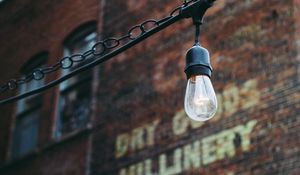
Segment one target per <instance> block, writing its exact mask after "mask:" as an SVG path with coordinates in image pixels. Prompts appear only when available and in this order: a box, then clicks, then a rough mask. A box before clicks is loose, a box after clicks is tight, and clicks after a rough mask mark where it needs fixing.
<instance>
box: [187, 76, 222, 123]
mask: <svg viewBox="0 0 300 175" xmlns="http://www.w3.org/2000/svg"><path fill="white" fill-rule="evenodd" d="M184 108H185V112H186V113H187V115H188V116H189V117H190V118H191V119H193V120H196V121H206V120H209V119H211V118H212V117H213V116H214V114H215V113H216V112H217V98H216V94H215V91H214V88H213V86H212V84H211V81H210V78H209V77H208V76H206V75H197V76H192V77H190V78H189V80H188V84H187V88H186V93H185V100H184Z"/></svg>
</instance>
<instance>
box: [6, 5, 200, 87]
mask: <svg viewBox="0 0 300 175" xmlns="http://www.w3.org/2000/svg"><path fill="white" fill-rule="evenodd" d="M192 2H195V0H189V1H186V0H185V1H184V2H183V4H182V5H181V6H179V7H177V8H175V9H174V10H173V11H172V12H171V13H170V15H169V16H167V17H165V18H163V19H160V20H154V19H150V20H146V21H144V22H143V23H141V24H139V25H136V26H134V27H132V28H131V29H130V30H129V31H128V33H127V34H126V35H124V36H121V37H119V38H107V39H104V40H101V41H98V42H96V43H95V44H94V45H93V47H92V48H91V49H90V50H88V51H86V52H84V53H82V54H74V55H71V56H67V57H63V58H62V59H60V61H59V62H57V63H56V64H54V65H52V66H50V67H46V68H38V69H34V70H33V71H32V72H31V73H30V74H28V75H26V76H25V77H22V78H19V79H11V80H9V81H8V82H7V83H5V84H4V85H2V86H1V87H0V93H4V92H6V91H8V90H14V89H17V87H18V86H20V85H22V84H25V83H28V82H30V81H32V80H37V81H38V80H41V79H43V78H44V77H45V75H46V74H49V73H52V72H55V71H57V70H59V69H70V68H71V67H72V66H73V65H74V63H78V62H83V61H85V60H86V59H88V58H92V57H94V56H99V55H103V54H104V53H106V52H107V51H110V50H112V49H115V48H117V47H119V46H120V45H121V43H122V42H123V43H122V45H124V44H126V43H128V42H129V41H132V40H135V39H137V38H139V37H140V36H141V35H143V34H144V33H145V32H147V31H150V30H152V29H153V28H155V27H158V26H160V24H162V23H163V22H165V21H167V20H168V19H170V18H172V17H174V16H176V15H179V14H180V13H181V10H182V8H183V7H186V6H188V5H190V4H191V3H192Z"/></svg>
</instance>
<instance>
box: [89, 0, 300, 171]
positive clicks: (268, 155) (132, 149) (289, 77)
mask: <svg viewBox="0 0 300 175" xmlns="http://www.w3.org/2000/svg"><path fill="white" fill-rule="evenodd" d="M153 3H156V2H153ZM115 4H118V6H115ZM119 4H120V5H119ZM174 4H175V3H174V2H173V1H164V2H160V5H159V6H160V8H161V7H166V9H169V7H171V6H174ZM126 5H127V6H126ZM110 6H114V8H117V7H120V9H126V10H128V12H124V10H122V13H120V14H115V13H114V11H108V12H106V13H105V14H106V16H105V19H110V20H109V21H105V25H104V28H110V29H111V30H110V33H108V35H114V34H118V33H122V32H123V29H124V28H126V26H128V24H129V23H131V20H130V21H128V19H127V18H130V19H132V18H134V17H132V16H130V15H131V14H133V16H135V15H137V13H138V15H139V19H140V18H142V19H144V18H147V17H148V16H160V15H161V13H160V12H157V10H156V9H157V8H158V7H157V6H153V7H152V2H147V3H144V4H143V3H142V2H140V3H137V4H135V5H134V6H132V4H131V3H130V2H124V1H111V2H107V7H110ZM143 8H145V9H147V10H149V11H151V12H152V13H151V15H148V14H145V15H144V13H143V12H140V11H139V10H138V9H143ZM149 8H150V9H149ZM151 8H152V9H151ZM293 8H294V7H293V2H292V1H278V0H277V1H275V0H273V1H246V2H244V1H243V2H242V1H219V2H218V5H217V6H216V9H212V11H211V12H209V13H208V16H207V18H206V23H205V25H204V26H203V30H202V31H203V32H202V42H203V45H204V46H205V47H207V48H208V50H209V51H210V53H211V55H212V62H213V67H214V75H213V84H214V87H215V90H216V91H217V93H218V98H219V102H220V104H219V112H218V114H217V116H216V117H215V119H213V120H211V121H209V122H207V123H204V124H200V125H199V126H193V123H190V122H189V121H186V120H184V119H182V118H180V117H179V118H178V117H176V116H178V115H181V111H182V108H183V98H184V90H185V82H186V80H185V75H184V73H183V71H182V70H183V69H184V56H185V55H184V54H185V51H186V50H187V49H188V48H189V47H190V46H191V45H192V41H193V31H194V30H193V28H192V27H191V26H190V23H189V22H181V23H180V24H176V25H174V27H171V28H169V29H167V30H165V31H163V32H161V33H159V34H157V35H156V36H154V37H153V38H150V39H148V40H147V41H145V42H143V43H142V44H140V45H139V46H136V47H135V48H133V49H132V50H130V51H128V52H125V53H124V54H122V55H121V56H119V57H118V58H117V59H116V60H114V61H111V62H110V63H108V64H106V65H104V66H102V67H101V74H103V75H110V76H103V77H101V80H100V84H101V88H99V99H100V100H99V108H100V111H99V114H98V119H99V122H100V124H102V122H104V124H103V125H101V126H102V127H101V129H100V130H99V131H97V132H94V133H93V135H94V150H93V151H94V152H93V157H94V158H93V164H92V172H93V174H124V175H125V174H147V173H148V174H151V173H152V174H155V173H157V174H176V173H177V174H199V173H200V174H298V173H300V167H299V158H298V157H299V155H300V152H299V151H300V150H299V148H298V147H299V144H300V143H299V141H298V140H299V139H297V138H299V134H297V131H299V120H298V119H297V118H298V115H299V105H298V103H299V99H298V98H297V97H299V88H298V85H299V82H298V76H299V74H297V69H298V61H297V60H296V57H297V48H295V39H294V38H295V37H294V33H295V28H294V26H295V18H296V19H298V17H294V10H293ZM131 9H133V10H131ZM160 11H164V10H160ZM124 13H125V14H129V15H125V16H124ZM144 16H145V17H144ZM120 18H122V19H123V20H122V22H121V23H118V24H116V25H115V26H114V25H112V24H114V23H115V21H118V20H120ZM139 19H137V21H138V20H139ZM127 21H128V22H127ZM111 26H113V27H111ZM112 77H113V78H112ZM114 77H115V78H114ZM101 82H102V83H101ZM178 120H179V121H180V122H179V123H180V124H178ZM154 121H156V122H158V124H157V125H153V126H155V129H154V131H153V132H148V130H147V128H149V127H150V126H149V125H151V124H153V122H154ZM176 121H177V124H176ZM249 122H255V126H253V128H251V129H252V130H251V132H249V135H247V136H246V135H244V137H243V135H241V140H240V142H241V143H239V142H238V141H236V142H235V141H234V139H237V138H238V137H235V136H234V135H232V140H230V137H231V134H232V133H237V134H240V133H239V132H242V131H244V130H241V131H239V130H238V128H243V126H244V128H246V127H245V125H246V124H247V123H249ZM194 125H196V124H194ZM116 128H118V129H116ZM176 128H177V129H176ZM249 131H250V130H249ZM223 133H226V134H225V135H227V136H228V137H229V138H227V140H224V138H222V134H223ZM149 135H150V136H151V135H154V136H153V137H154V138H153V140H152V141H149V140H148V139H149ZM209 139H211V140H212V142H209V141H208V140H209ZM247 139H249V140H247ZM228 140H229V141H228ZM197 141H199V143H200V145H201V146H199V149H200V152H201V153H199V160H198V159H194V160H193V161H194V164H193V165H194V166H195V167H196V168H193V167H192V166H188V163H187V162H188V160H187V159H188V158H191V157H192V154H189V152H188V151H187V150H188V148H189V146H192V145H193V144H196V143H198V142H197ZM248 141H249V142H248ZM214 142H217V143H214ZM215 144H217V145H218V146H216V145H215ZM239 144H241V146H239ZM207 146H209V147H207ZM214 146H216V148H214ZM231 146H233V148H231ZM209 148H211V150H210V149H209ZM196 149H198V147H196ZM99 150H102V151H99ZM208 151H212V152H211V153H210V154H208V156H206V155H207V152H208ZM214 151H215V152H214ZM222 151H223V152H225V153H226V154H225V153H224V155H223V154H222ZM193 153H194V154H196V152H193ZM164 156H166V159H167V162H164V161H163V160H164ZM147 161H148V162H147ZM149 161H150V162H151V163H149ZM197 161H198V162H199V161H200V164H199V165H198V164H197ZM195 162H196V163H195ZM112 165H113V166H112ZM149 167H150V168H149ZM147 168H148V170H147Z"/></svg>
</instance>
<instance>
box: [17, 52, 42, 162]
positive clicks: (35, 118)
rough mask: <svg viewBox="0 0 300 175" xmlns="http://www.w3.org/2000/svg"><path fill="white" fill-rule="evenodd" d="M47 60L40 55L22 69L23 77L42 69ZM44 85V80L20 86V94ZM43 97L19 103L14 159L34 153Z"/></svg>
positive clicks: (22, 100)
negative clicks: (34, 70)
mask: <svg viewBox="0 0 300 175" xmlns="http://www.w3.org/2000/svg"><path fill="white" fill-rule="evenodd" d="M46 60H47V55H46V54H40V55H38V56H36V57H34V58H33V59H31V60H30V61H29V62H28V63H27V64H26V65H25V66H24V67H23V69H22V74H23V76H26V75H28V74H29V73H31V71H32V70H33V69H35V68H41V67H43V66H44V65H45V63H46ZM43 85H44V81H43V80H39V81H37V80H31V81H30V82H28V83H25V84H22V85H21V86H20V92H19V93H20V94H23V93H25V92H27V91H30V90H33V89H36V88H38V87H41V86H43ZM41 106H42V95H41V94H36V95H33V96H30V97H27V98H25V99H21V100H19V101H18V102H17V106H16V123H15V130H14V136H13V145H12V158H13V159H14V158H18V157H21V156H23V155H25V154H27V153H29V152H31V151H33V150H34V149H35V147H36V145H37V139H38V126H39V116H40V113H41V111H40V109H41Z"/></svg>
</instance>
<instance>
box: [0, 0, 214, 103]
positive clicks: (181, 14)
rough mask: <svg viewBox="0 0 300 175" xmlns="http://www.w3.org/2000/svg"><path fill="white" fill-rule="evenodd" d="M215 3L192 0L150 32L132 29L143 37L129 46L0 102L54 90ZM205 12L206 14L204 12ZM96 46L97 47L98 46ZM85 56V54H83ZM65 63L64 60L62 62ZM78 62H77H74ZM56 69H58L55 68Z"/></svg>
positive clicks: (135, 39) (157, 23) (142, 28)
mask: <svg viewBox="0 0 300 175" xmlns="http://www.w3.org/2000/svg"><path fill="white" fill-rule="evenodd" d="M214 1H216V0H190V1H188V2H185V3H184V4H183V5H182V6H180V7H178V8H176V9H175V10H173V11H172V12H171V15H170V16H168V17H166V18H163V19H161V20H159V21H155V20H154V21H155V22H156V25H157V26H156V27H154V28H152V29H151V30H149V31H144V24H145V22H147V21H145V22H144V23H142V24H141V25H138V26H135V27H133V28H132V29H130V30H129V32H132V31H133V30H134V29H136V28H140V29H141V35H140V36H138V37H132V36H131V33H129V36H127V37H129V38H130V39H131V40H132V41H130V42H128V43H127V44H125V45H123V46H121V47H119V48H117V49H116V50H114V51H112V52H110V53H107V54H106V55H104V56H101V55H99V54H94V57H93V58H94V59H95V60H94V61H92V62H90V63H87V64H85V65H84V66H82V67H80V68H78V69H76V70H74V71H72V72H70V73H69V74H67V75H65V76H63V77H61V78H58V79H56V80H54V81H51V82H50V83H48V84H46V85H45V86H43V87H40V88H38V89H35V90H31V91H29V92H26V93H24V94H21V95H17V96H13V97H9V98H7V99H4V100H1V101H0V105H5V104H8V103H11V102H14V101H17V100H20V99H22V98H25V97H28V96H31V95H34V94H37V93H41V92H43V91H45V90H47V89H49V88H52V87H54V86H56V85H58V84H59V83H61V82H63V81H65V80H67V79H69V78H71V77H73V76H74V75H76V74H79V73H81V72H83V71H86V70H88V69H90V68H93V67H95V66H96V65H99V64H101V63H103V62H105V61H108V60H110V59H111V58H113V57H114V56H116V55H118V54H120V53H122V52H124V51H125V50H127V49H129V48H131V47H132V46H134V45H136V44H138V43H140V42H142V41H143V40H145V39H146V38H148V37H150V36H152V35H153V34H155V33H157V32H159V31H161V30H163V29H165V28H166V27H168V26H170V25H171V24H173V23H175V22H177V21H179V20H180V19H182V18H188V17H191V11H194V10H195V8H196V7H200V9H201V10H202V11H201V12H200V13H203V14H204V12H205V11H206V9H205V8H204V9H205V11H204V10H203V8H202V6H208V5H211V4H212V3H213V2H214ZM203 11H204V12H203ZM176 12H178V14H177V15H174V14H175V13H176ZM148 21H153V20H148ZM121 39H123V37H121V38H120V40H121ZM108 40H109V39H108ZM97 44H101V45H105V44H104V43H102V42H99V43H97ZM97 44H96V45H97ZM96 45H94V47H93V49H96V47H95V46H96ZM93 51H94V52H97V50H93ZM90 54H91V53H89V52H87V55H90ZM83 55H84V54H83ZM74 57H78V55H75V56H74ZM81 57H82V56H79V58H81ZM62 61H63V60H62ZM74 62H76V61H74ZM55 69H56V68H55ZM37 73H41V71H37Z"/></svg>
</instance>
